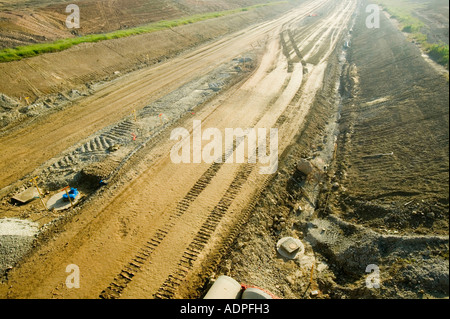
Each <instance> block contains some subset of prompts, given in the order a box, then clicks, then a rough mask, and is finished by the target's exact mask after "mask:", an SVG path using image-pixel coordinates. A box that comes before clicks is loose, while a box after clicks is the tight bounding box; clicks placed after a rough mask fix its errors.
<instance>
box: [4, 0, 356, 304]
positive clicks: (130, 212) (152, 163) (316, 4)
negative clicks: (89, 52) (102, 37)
mask: <svg viewBox="0 0 450 319" xmlns="http://www.w3.org/2000/svg"><path fill="white" fill-rule="evenodd" d="M330 3H333V5H330ZM356 5H357V1H356V0H346V1H340V2H339V3H337V4H336V3H335V2H333V1H327V0H324V1H308V2H305V3H304V4H303V5H302V6H300V7H299V8H298V9H296V10H294V11H292V12H290V13H288V14H286V15H285V16H283V17H281V18H279V19H276V20H274V21H271V22H267V23H263V24H261V25H259V26H256V27H253V28H250V29H247V30H245V31H244V32H241V33H239V34H236V35H232V36H228V37H226V38H224V39H222V40H220V41H218V42H216V43H214V44H211V45H208V46H206V47H204V48H202V49H201V50H198V51H195V52H193V53H191V54H190V55H189V56H183V57H180V58H177V59H174V60H172V61H170V62H168V63H166V64H163V65H161V66H158V67H156V68H153V69H148V70H143V71H140V72H137V73H134V74H132V75H129V76H127V77H125V78H124V80H123V81H124V82H122V83H120V84H119V83H117V84H113V85H112V86H111V87H108V88H106V89H105V90H104V91H103V92H99V94H98V95H96V96H93V97H91V98H89V102H83V103H84V104H83V106H84V108H86V109H89V110H88V111H86V112H84V111H83V110H84V109H81V112H80V113H79V114H78V115H76V116H75V118H74V119H73V120H72V123H78V124H76V125H78V126H79V128H80V129H79V130H71V132H72V133H70V134H67V132H66V135H67V136H68V137H67V138H66V139H63V140H61V139H58V136H59V134H60V132H58V129H57V130H56V131H55V130H54V129H52V127H53V128H54V127H61V128H60V130H64V125H61V126H59V125H57V124H56V125H55V123H64V118H65V117H70V116H72V115H74V113H72V112H73V111H71V110H70V109H69V110H67V111H63V112H62V114H58V115H55V116H54V117H53V118H49V119H48V123H47V122H46V123H47V124H46V125H42V124H41V125H40V126H39V128H37V127H36V128H35V129H36V130H40V129H42V131H39V133H40V134H38V136H42V139H39V140H38V141H36V142H35V144H33V145H32V146H31V145H30V147H36V148H37V147H43V148H45V147H47V145H48V144H50V143H49V142H50V141H52V139H53V142H54V143H55V144H56V145H55V146H52V150H50V149H49V148H47V152H46V153H45V154H46V155H44V156H52V154H53V153H57V152H59V151H61V150H62V149H64V148H65V147H67V145H70V144H73V141H76V140H79V139H80V138H82V137H83V136H85V135H87V134H89V133H90V132H92V131H93V130H94V128H97V127H98V126H99V125H100V126H102V125H103V126H104V125H107V124H108V123H109V122H111V121H114V120H117V119H118V118H120V117H121V116H124V114H127V113H129V111H130V110H129V109H127V108H126V107H124V103H123V99H124V98H125V97H126V99H127V101H128V104H127V105H132V104H133V103H137V102H139V101H144V100H146V99H148V98H149V97H150V96H152V94H155V93H156V92H157V91H161V90H164V89H165V88H167V87H170V86H174V85H179V83H180V81H181V82H184V81H187V80H188V79H189V78H191V77H193V76H194V75H196V74H200V73H202V72H206V70H208V69H210V68H213V67H215V66H217V65H219V64H220V63H221V62H223V61H227V60H229V59H230V58H233V57H234V56H236V55H237V54H238V53H240V52H243V51H245V50H246V49H248V48H249V46H251V44H252V43H254V42H255V41H257V40H261V39H263V40H265V41H266V43H267V46H266V51H265V54H264V56H263V57H262V59H261V63H260V65H259V66H258V68H257V69H256V71H255V72H254V73H253V74H252V75H251V76H250V77H249V78H248V79H247V80H246V81H244V82H243V83H240V84H238V85H235V86H234V87H232V88H231V89H229V90H228V91H227V92H226V93H224V94H223V95H221V96H220V97H219V98H218V99H216V100H213V101H211V102H210V103H208V104H207V105H205V106H204V107H203V108H202V110H201V111H200V112H198V113H197V114H196V116H195V120H198V121H201V125H202V128H203V129H206V128H216V129H218V130H219V131H220V132H222V134H223V132H224V131H225V129H226V128H242V129H246V128H266V129H267V130H268V131H269V129H270V128H277V129H278V153H279V154H281V153H282V152H283V150H284V149H285V148H286V147H287V146H288V145H289V143H290V141H291V140H292V138H293V137H294V135H295V134H296V133H297V131H298V130H299V128H300V127H301V126H302V123H303V120H304V118H305V116H306V114H307V113H308V110H309V107H310V106H311V104H312V102H313V100H314V97H315V94H316V92H317V91H318V90H319V89H320V87H321V86H322V80H323V77H324V72H325V69H326V66H327V59H328V57H329V55H330V54H332V52H333V50H334V48H335V47H336V45H337V44H338V43H339V39H342V37H341V35H343V34H344V32H346V31H347V27H348V25H349V23H350V20H351V17H352V14H353V12H354V11H355V9H356ZM322 6H327V8H329V10H328V11H327V12H326V14H323V15H322V16H321V17H320V18H318V19H317V22H315V23H314V27H312V28H309V29H307V30H308V32H302V33H298V34H297V35H296V36H295V37H294V41H292V42H289V44H288V45H287V48H283V47H282V43H286V42H283V41H280V37H284V36H285V31H287V30H294V31H295V30H296V28H297V27H298V25H299V21H301V20H302V19H304V18H306V17H307V16H308V15H309V13H310V12H311V11H313V10H316V9H318V8H320V7H322ZM285 40H286V39H285ZM283 52H284V53H285V54H283ZM286 52H288V54H286ZM295 52H301V53H302V55H303V56H307V57H308V58H309V57H311V60H310V61H308V60H306V61H303V62H304V64H307V65H308V71H307V72H306V70H305V65H304V64H302V63H301V62H300V60H301V58H302V57H298V60H297V61H298V62H296V63H293V65H291V67H290V63H289V62H290V61H289V60H290V59H291V56H290V54H293V55H295ZM305 62H306V63H305ZM313 62H314V63H313ZM106 109H107V110H108V112H107V113H105V110H106ZM111 109H113V110H114V112H110V110H111ZM94 110H95V111H94ZM119 110H120V111H119ZM197 123H198V122H197ZM179 124H180V126H181V127H184V128H186V129H187V130H189V131H190V132H192V131H193V130H194V129H195V128H194V127H193V121H192V119H189V120H184V121H183V120H182V121H180V123H179ZM73 125H75V124H73ZM197 129H198V127H197ZM66 130H67V128H66ZM23 133H24V134H23V135H22V137H21V138H20V139H17V141H16V142H17V144H15V145H14V147H16V148H17V149H15V150H14V149H11V151H10V152H9V153H10V156H8V154H2V157H4V158H2V159H1V163H2V166H3V167H2V174H4V172H3V170H4V169H5V168H6V167H11V162H12V161H14V158H15V159H16V160H17V155H16V156H15V157H14V156H12V153H14V152H17V153H20V152H19V150H20V149H21V148H23V147H24V145H23V144H22V145H21V143H25V141H26V140H27V134H26V131H25V132H23ZM33 133H34V134H36V132H33ZM34 134H33V136H35V135H34ZM29 135H30V137H28V138H29V139H31V134H29ZM44 136H46V138H44ZM28 143H29V142H28ZM174 143H175V142H174V141H170V140H169V139H167V140H162V142H161V143H160V144H159V145H157V146H156V147H154V148H153V149H151V150H149V151H148V153H147V154H145V156H143V159H142V163H143V164H142V165H141V166H139V168H135V171H134V175H133V176H134V178H133V179H132V181H130V182H128V183H126V184H125V185H124V186H122V187H121V189H120V190H118V191H116V192H111V193H110V194H109V195H105V196H104V197H103V198H98V199H93V200H92V201H91V202H90V203H89V204H87V205H86V206H85V207H83V209H82V211H81V212H80V213H79V214H78V215H77V217H76V218H74V219H73V220H72V221H71V222H69V223H68V224H67V225H65V231H64V232H61V233H59V234H57V235H55V236H54V237H53V239H52V240H50V241H49V242H47V243H46V244H45V245H42V246H41V247H39V248H38V249H37V250H36V251H35V252H34V253H33V254H32V255H31V256H30V257H29V258H28V259H27V260H26V261H25V262H24V263H23V264H22V265H21V266H20V267H19V268H17V269H14V270H13V271H11V272H10V273H9V276H8V278H9V280H8V282H7V283H5V284H3V285H2V286H1V287H0V293H1V296H3V297H10V298H99V297H100V298H154V297H156V298H177V297H180V296H182V295H183V294H182V291H183V290H182V289H180V288H182V287H183V286H184V285H185V284H186V283H185V281H184V279H185V278H187V277H188V276H189V274H190V273H194V272H199V271H201V269H202V262H203V261H204V260H205V258H207V257H208V256H209V255H210V254H212V253H213V252H214V251H215V250H217V249H218V248H219V247H220V246H221V245H223V242H224V240H225V238H226V236H227V234H228V232H229V230H230V229H231V228H232V227H233V225H235V224H236V223H239V221H240V220H241V218H242V212H243V210H244V209H245V207H246V206H247V204H248V203H249V202H250V200H251V198H252V197H253V196H254V195H255V193H256V192H257V191H258V190H259V189H260V188H261V187H263V186H264V183H265V181H266V180H267V179H268V175H264V174H260V168H262V167H265V166H267V165H266V164H264V163H261V162H260V161H257V162H256V163H253V164H249V163H248V162H247V163H242V164H239V163H235V162H233V163H212V164H208V163H200V164H175V163H173V162H172V160H171V157H170V151H171V148H172V146H173V145H174ZM0 144H1V145H2V146H3V145H7V144H8V145H10V144H11V145H10V147H12V146H13V143H11V142H10V140H9V141H7V140H6V139H5V138H2V140H0ZM205 144H206V142H204V144H203V145H205ZM53 147H54V148H55V149H53ZM191 151H192V148H191ZM246 155H248V154H246ZM23 156H26V154H24V155H23ZM223 156H224V157H226V156H227V153H226V152H224V154H223ZM13 157H14V158H13ZM44 159H45V158H44V157H43V156H41V157H40V158H36V159H35V164H37V163H39V162H40V161H43V160H44ZM246 160H248V158H246ZM8 163H9V164H8ZM25 167H29V168H31V167H32V166H31V165H29V166H25ZM21 169H22V170H23V169H24V166H22V168H21ZM19 172H21V171H20V169H17V172H16V173H11V174H10V175H9V176H8V179H9V181H13V180H14V179H15V178H17V177H18V174H19ZM4 183H5V185H6V184H7V181H4ZM3 186H4V185H3ZM70 264H75V265H77V266H78V267H79V270H80V288H78V289H68V288H67V287H66V284H65V282H66V277H67V276H68V273H66V272H65V271H66V267H67V266H68V265H70Z"/></svg>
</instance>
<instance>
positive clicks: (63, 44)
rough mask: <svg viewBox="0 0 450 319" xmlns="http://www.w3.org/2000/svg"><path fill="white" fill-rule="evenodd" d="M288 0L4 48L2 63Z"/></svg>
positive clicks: (0, 58)
mask: <svg viewBox="0 0 450 319" xmlns="http://www.w3.org/2000/svg"><path fill="white" fill-rule="evenodd" d="M287 2H288V1H277V2H269V3H263V4H257V5H253V6H250V7H244V8H239V9H233V10H226V11H218V12H210V13H205V14H197V15H193V16H189V17H184V18H179V19H175V20H170V21H166V20H162V21H158V22H154V23H150V24H147V25H144V26H140V27H135V28H130V29H126V30H117V31H112V32H109V33H103V34H90V35H84V36H80V37H76V38H67V39H61V40H57V41H54V42H50V43H38V44H31V45H26V46H19V47H15V48H8V49H3V50H1V51H0V63H1V62H10V61H18V60H21V59H23V58H29V57H33V56H37V55H40V54H44V53H50V52H59V51H63V50H66V49H69V48H71V47H72V46H74V45H77V44H80V43H92V42H99V41H104V40H111V39H119V38H124V37H129V36H133V35H139V34H144V33H150V32H155V31H160V30H164V29H169V28H174V27H178V26H182V25H187V24H192V23H196V22H200V21H205V20H210V19H214V18H219V17H223V16H227V15H232V14H236V13H239V12H243V11H249V10H253V9H257V8H261V7H267V6H274V5H279V4H285V3H287Z"/></svg>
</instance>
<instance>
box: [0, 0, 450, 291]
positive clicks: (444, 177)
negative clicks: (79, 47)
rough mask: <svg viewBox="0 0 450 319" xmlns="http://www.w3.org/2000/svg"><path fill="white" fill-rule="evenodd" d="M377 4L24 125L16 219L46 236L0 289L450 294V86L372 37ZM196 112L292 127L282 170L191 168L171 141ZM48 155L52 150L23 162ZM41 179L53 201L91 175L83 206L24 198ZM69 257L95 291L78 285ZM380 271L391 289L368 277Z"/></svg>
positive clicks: (283, 138)
mask: <svg viewBox="0 0 450 319" xmlns="http://www.w3.org/2000/svg"><path fill="white" fill-rule="evenodd" d="M366 4H367V3H365V2H364V1H356V0H346V1H339V2H336V1H332V0H321V1H301V2H299V3H298V4H297V5H298V6H297V7H296V8H294V9H292V10H290V11H287V12H284V13H283V14H279V13H278V15H277V16H276V17H275V16H272V17H273V19H272V20H267V21H263V22H259V23H256V24H253V25H252V26H250V27H246V28H245V27H244V28H243V29H242V30H241V31H239V32H236V33H231V34H228V35H224V36H222V37H221V38H220V39H216V40H214V41H212V42H210V43H207V44H204V45H203V46H201V47H197V48H195V49H191V50H190V51H188V52H186V53H183V54H180V55H179V56H177V57H174V58H171V59H169V60H168V61H166V62H162V63H160V64H158V65H152V66H148V67H144V68H142V69H140V70H137V71H136V72H132V73H129V74H126V75H121V73H118V74H117V79H115V80H112V81H110V82H105V83H103V84H100V85H98V86H97V87H94V88H93V90H92V91H89V92H87V94H86V95H87V96H86V97H79V102H78V101H77V102H76V103H74V106H71V107H68V106H65V107H62V108H61V110H60V111H58V112H55V111H54V110H53V111H52V112H49V113H48V115H47V114H46V116H45V117H38V118H39V119H37V120H36V121H35V122H30V123H25V124H24V125H23V126H22V127H18V128H17V129H16V130H14V131H8V130H6V131H5V132H6V133H5V135H4V136H5V138H4V139H3V137H2V138H1V139H0V143H4V145H5V147H8V148H9V149H10V151H9V152H8V153H10V155H8V154H3V155H2V156H3V158H4V161H2V162H7V161H9V164H8V165H5V166H4V167H5V169H8V174H10V175H8V174H7V173H5V172H2V177H3V176H6V179H5V182H3V183H4V186H7V187H5V188H3V190H2V194H3V196H2V204H1V206H0V208H1V211H0V212H1V215H0V216H1V217H8V218H11V217H21V218H22V219H29V220H32V221H36V222H38V223H39V227H40V232H39V235H38V238H37V239H36V240H35V241H34V242H33V244H34V245H35V247H33V248H32V249H31V250H28V252H27V254H26V256H25V257H24V258H22V259H20V258H17V259H16V260H15V261H17V260H19V262H18V263H16V264H15V266H14V267H13V268H12V269H9V270H8V271H7V273H6V275H5V276H4V278H3V283H2V284H1V285H0V295H1V296H3V297H4V298H111V299H116V298H163V299H165V298H186V297H187V298H201V297H202V296H203V295H204V294H205V292H206V290H207V288H208V286H209V284H210V283H211V281H212V280H213V279H214V278H217V276H219V275H221V274H226V275H230V276H232V277H234V278H235V279H237V280H238V281H239V282H241V283H243V284H248V285H256V286H259V287H261V288H263V289H266V290H269V291H270V292H271V293H274V294H275V295H277V296H278V297H281V298H411V297H412V298H424V297H427V298H441V297H448V109H447V107H446V105H447V104H448V85H447V83H446V81H445V79H443V78H442V76H441V75H439V74H438V73H436V71H435V70H434V69H433V68H431V67H430V65H429V64H427V63H426V62H425V61H424V60H423V58H422V56H421V53H420V51H418V49H417V47H416V46H414V45H412V44H409V43H408V42H407V40H406V39H405V38H404V36H403V35H402V34H401V32H400V31H398V30H397V29H396V28H395V26H393V25H392V23H390V21H389V20H388V19H386V18H382V23H381V28H380V29H376V30H370V29H367V28H366V27H365V10H364V8H365V6H364V5H366ZM260 12H262V11H260ZM312 13H314V14H312ZM267 17H268V16H266V18H267ZM240 18H244V16H240V17H239V19H240ZM233 19H234V18H232V17H229V18H228V20H226V19H223V20H217V21H215V22H216V23H218V25H219V28H220V25H221V23H222V22H223V23H224V25H225V24H226V21H228V22H230V21H235V20H233ZM236 19H237V17H236ZM188 27H193V26H188ZM235 31H236V30H235ZM219 33H220V32H219ZM155 43H156V42H155ZM345 43H347V44H348V43H350V46H348V45H346V46H345V45H344V44H345ZM108 45H109V44H108ZM188 47H189V46H188ZM69 53H70V52H69ZM61 54H62V52H61ZM70 54H72V53H70ZM38 58H39V57H38ZM21 62H22V61H21ZM411 63H413V65H412V64H411ZM412 66H414V67H412ZM79 92H80V93H81V94H76V92H74V94H75V95H82V94H83V93H82V92H83V91H79ZM2 100H3V101H5V102H4V104H5V105H10V102H11V100H10V99H9V98H8V96H6V97H3V98H2ZM125 101H126V103H125ZM124 105H125V106H124ZM444 105H445V107H444ZM139 106H140V107H139ZM97 109H98V110H97ZM135 109H136V110H137V112H135V113H133V110H135ZM84 110H85V111H84ZM38 113H39V112H38ZM69 119H70V120H71V121H72V122H73V123H76V124H73V125H74V128H76V129H73V128H71V129H70V132H69V130H68V129H67V126H66V125H65V123H67V122H68V120H69ZM194 120H201V125H202V128H203V129H206V128H217V129H219V131H221V132H224V130H225V129H226V128H230V127H231V128H243V129H246V128H278V133H279V145H278V150H279V163H278V171H277V173H275V174H272V175H262V174H260V168H262V167H263V166H265V165H263V163H261V162H259V161H257V162H256V163H251V162H249V161H248V160H249V158H250V154H247V153H246V154H245V162H244V163H236V162H233V163H224V162H223V161H222V162H216V163H205V162H202V163H199V164H174V163H173V162H172V160H171V158H170V151H171V149H172V147H173V145H174V144H175V141H171V140H170V133H171V131H172V130H173V129H174V128H177V127H182V128H185V129H187V130H188V132H190V133H191V134H192V132H193V131H194V130H195V128H194V127H193V123H194ZM55 123H56V124H58V123H60V124H58V125H56V124H55ZM33 125H35V126H33ZM55 127H56V128H57V129H56V130H55ZM41 129H42V130H41ZM39 130H41V131H39ZM13 132H14V134H17V133H18V132H21V133H23V134H20V137H21V138H16V139H14V140H12V139H13V138H14V137H13ZM31 132H33V133H34V134H36V133H39V134H38V136H41V137H42V138H41V139H40V140H38V141H34V143H32V138H31V137H32V136H36V135H32V133H31ZM8 134H9V135H8ZM61 136H64V138H61ZM7 137H8V138H7ZM2 141H3V142H2ZM11 141H13V142H14V143H12V142H11ZM21 143H22V144H21ZM243 143H244V142H243ZM206 144H207V143H206V141H203V144H202V145H203V146H205V145H206ZM245 144H246V143H245ZM46 145H52V147H51V148H50V147H48V146H46ZM14 147H15V149H13V148H14ZM234 147H235V148H237V147H239V146H238V145H237V144H236V145H235V146H234ZM33 148H34V149H36V150H37V149H38V148H41V149H43V150H44V152H43V153H46V154H43V155H36V156H35V157H36V158H35V159H33V161H32V162H27V163H22V164H21V157H20V152H21V150H22V152H23V157H22V158H25V157H27V154H29V152H30V150H31V149H33ZM233 149H234V148H233ZM233 149H226V148H225V147H223V148H222V152H221V156H222V159H226V158H228V157H229V156H233V153H232V151H233ZM418 150H420V151H418ZM192 152H193V150H192V149H191V150H190V153H191V158H192V156H193V155H194V154H193V153H192ZM11 154H14V155H15V156H12V155H11ZM36 154H40V153H39V152H37V151H36ZM233 158H234V157H233ZM300 159H306V160H308V161H310V162H311V163H313V164H314V167H315V170H314V173H313V174H311V175H310V176H309V177H306V176H304V175H303V174H302V173H300V172H298V171H297V170H296V164H297V163H298V162H299V160H300ZM12 163H14V165H12ZM15 166H17V167H18V168H17V169H15V168H14V167H15ZM9 170H11V173H10V172H9ZM26 171H28V173H24V172H26ZM35 173H36V174H37V175H39V176H41V179H40V184H39V186H40V187H42V189H44V190H46V191H47V193H46V194H45V198H49V197H50V196H51V195H52V194H53V193H54V192H57V191H58V190H59V188H60V187H62V186H64V185H65V184H67V183H70V184H74V185H71V186H78V185H79V186H80V189H81V190H82V194H83V197H82V198H81V200H80V202H79V204H78V205H77V207H76V208H74V209H71V210H67V211H64V212H62V213H61V212H47V211H44V210H42V209H40V208H39V203H38V202H37V201H34V202H32V203H30V204H27V205H25V206H13V205H12V203H11V202H9V198H10V197H11V196H13V195H14V194H15V193H18V192H20V191H21V190H23V189H24V188H25V187H26V186H31V185H30V183H29V182H28V178H29V177H32V176H34V174H35ZM20 179H21V180H20ZM18 180H19V181H18ZM100 181H102V182H100ZM283 237H294V238H297V239H300V240H301V241H302V243H303V245H304V248H305V252H304V255H303V257H301V258H299V259H295V260H287V259H285V258H283V257H282V256H281V255H279V254H277V252H276V244H277V242H278V240H279V239H281V238H283ZM69 264H76V265H78V266H79V268H80V273H81V282H80V288H79V289H67V287H66V285H65V279H66V276H67V273H66V272H65V269H66V267H67V265H69ZM374 267H375V268H374ZM373 269H378V270H379V274H380V279H381V281H380V284H381V287H380V288H373V287H372V288H370V287H368V285H367V277H368V275H369V273H370V272H371V271H373Z"/></svg>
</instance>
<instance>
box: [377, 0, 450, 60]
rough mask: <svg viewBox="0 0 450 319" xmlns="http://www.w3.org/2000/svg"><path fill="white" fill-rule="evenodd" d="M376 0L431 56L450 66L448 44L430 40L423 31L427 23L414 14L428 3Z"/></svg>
mask: <svg viewBox="0 0 450 319" xmlns="http://www.w3.org/2000/svg"><path fill="white" fill-rule="evenodd" d="M376 2H377V3H378V4H379V5H381V6H382V7H383V8H384V10H386V12H387V13H389V14H390V15H391V17H392V18H394V19H396V20H397V21H398V22H399V23H400V27H401V30H402V31H403V32H407V33H409V34H410V37H411V38H412V39H413V40H414V41H416V42H417V43H419V44H420V46H421V47H422V49H423V50H424V51H425V52H426V53H427V54H428V55H429V56H430V58H432V59H433V60H434V61H436V62H437V63H439V64H441V65H443V66H445V67H446V68H447V69H448V68H449V61H448V59H449V53H448V44H446V43H443V42H440V43H430V42H428V37H427V35H426V34H424V33H423V32H422V30H423V28H424V27H425V24H424V23H423V22H422V21H420V19H418V18H416V17H414V16H413V14H412V12H413V11H414V10H420V9H423V8H424V6H425V5H426V4H420V3H414V2H412V1H408V0H376Z"/></svg>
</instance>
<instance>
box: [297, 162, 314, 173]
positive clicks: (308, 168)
mask: <svg viewBox="0 0 450 319" xmlns="http://www.w3.org/2000/svg"><path fill="white" fill-rule="evenodd" d="M297 170H298V171H299V172H301V173H303V174H305V175H309V174H311V173H312V172H313V170H314V167H313V166H312V164H311V163H310V162H309V161H308V160H306V159H301V160H300V161H299V162H298V163H297Z"/></svg>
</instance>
